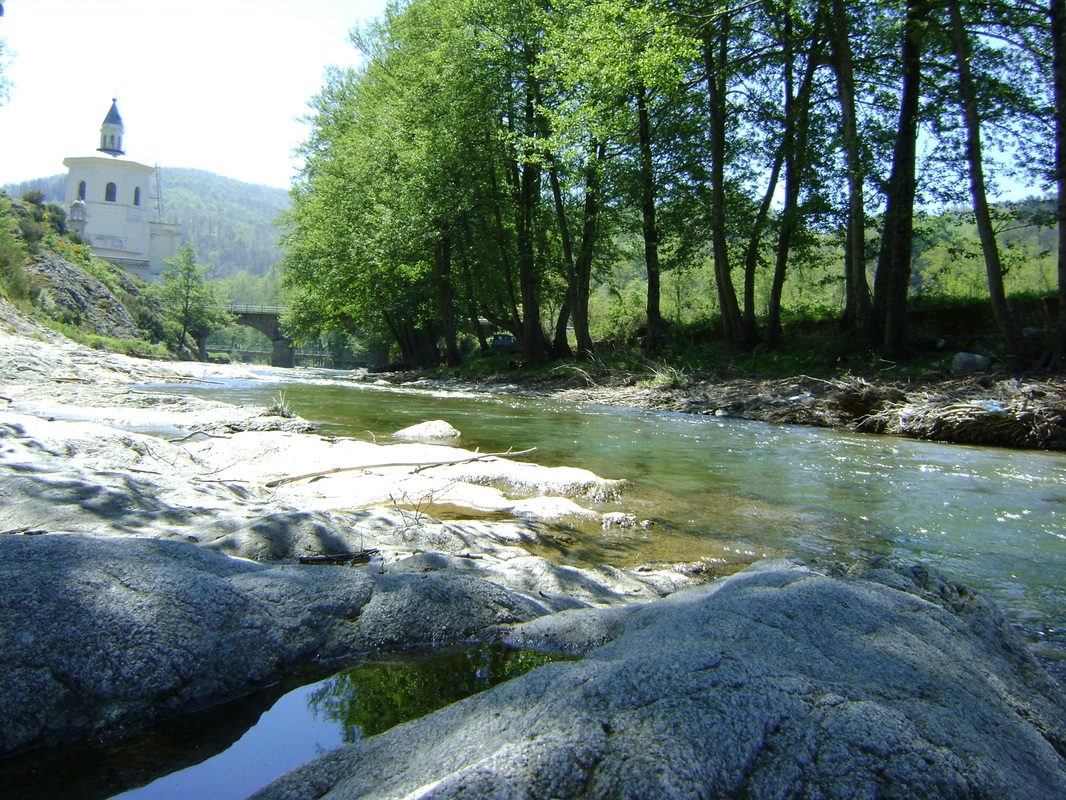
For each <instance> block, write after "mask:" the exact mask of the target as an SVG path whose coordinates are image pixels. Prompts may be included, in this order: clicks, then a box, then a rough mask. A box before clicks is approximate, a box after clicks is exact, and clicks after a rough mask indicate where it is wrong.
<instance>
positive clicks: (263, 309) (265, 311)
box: [226, 303, 296, 367]
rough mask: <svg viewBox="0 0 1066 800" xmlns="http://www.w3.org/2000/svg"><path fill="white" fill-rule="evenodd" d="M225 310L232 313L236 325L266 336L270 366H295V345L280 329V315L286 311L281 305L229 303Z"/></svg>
mask: <svg viewBox="0 0 1066 800" xmlns="http://www.w3.org/2000/svg"><path fill="white" fill-rule="evenodd" d="M226 311H228V312H229V313H230V314H232V315H233V320H234V322H236V323H237V324H238V325H246V326H247V327H249V328H254V329H255V330H257V331H259V332H260V333H262V334H263V335H264V336H266V337H267V338H268V339H269V340H270V342H271V345H272V346H273V350H272V351H271V353H270V366H272V367H295V366H296V347H295V345H293V342H292V339H290V338H289V337H288V336H286V335H285V334H284V333H283V332H282V330H281V321H280V318H281V315H282V314H283V313H284V312H285V311H286V309H285V308H284V307H283V306H252V305H244V304H242V303H231V304H229V305H227V306H226Z"/></svg>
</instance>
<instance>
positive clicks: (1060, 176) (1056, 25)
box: [1042, 0, 1066, 368]
mask: <svg viewBox="0 0 1066 800" xmlns="http://www.w3.org/2000/svg"><path fill="white" fill-rule="evenodd" d="M1048 15H1049V17H1050V19H1051V54H1052V65H1053V66H1052V71H1053V74H1054V78H1053V81H1054V93H1055V185H1056V187H1057V188H1058V202H1057V203H1056V207H1055V210H1056V220H1057V223H1058V241H1059V253H1058V273H1059V332H1058V336H1057V337H1056V338H1055V343H1054V345H1053V347H1052V349H1051V352H1049V353H1048V354H1046V355H1045V357H1044V359H1043V364H1042V366H1045V367H1052V368H1058V367H1061V366H1062V362H1063V358H1064V356H1066V0H1049V3H1048Z"/></svg>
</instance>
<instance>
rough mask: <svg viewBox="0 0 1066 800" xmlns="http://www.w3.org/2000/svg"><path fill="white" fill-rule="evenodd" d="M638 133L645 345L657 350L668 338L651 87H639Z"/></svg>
mask: <svg viewBox="0 0 1066 800" xmlns="http://www.w3.org/2000/svg"><path fill="white" fill-rule="evenodd" d="M637 135H638V139H639V146H640V215H641V220H642V230H643V234H644V262H645V266H647V269H648V304H647V315H648V334H647V336H646V337H645V340H644V349H645V351H647V352H648V353H657V352H659V350H661V349H662V346H663V344H664V343H665V339H666V330H665V326H664V325H663V317H662V311H661V308H660V302H659V301H660V299H661V295H662V281H661V274H660V269H659V229H658V227H657V226H656V224H655V164H654V160H653V158H652V149H651V117H650V115H649V113H648V90H647V89H646V88H645V87H643V86H641V87H640V88H639V89H638V90H637Z"/></svg>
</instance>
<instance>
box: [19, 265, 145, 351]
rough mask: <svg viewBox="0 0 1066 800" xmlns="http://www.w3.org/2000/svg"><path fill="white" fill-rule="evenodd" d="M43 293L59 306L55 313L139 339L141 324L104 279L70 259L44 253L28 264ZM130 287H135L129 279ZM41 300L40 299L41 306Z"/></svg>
mask: <svg viewBox="0 0 1066 800" xmlns="http://www.w3.org/2000/svg"><path fill="white" fill-rule="evenodd" d="M26 272H27V273H28V274H30V275H32V276H33V277H34V279H35V281H36V283H37V285H38V287H39V289H40V291H42V292H46V293H47V295H48V297H49V300H48V301H47V302H48V303H51V304H53V305H54V307H55V311H54V312H53V313H55V314H57V315H58V316H59V317H60V318H64V317H65V318H67V319H68V320H69V321H70V322H71V323H72V324H75V325H77V326H78V327H80V328H82V329H85V330H88V331H91V332H92V333H96V334H98V335H100V336H110V337H114V338H116V339H137V338H139V337H140V333H139V332H138V330H137V323H136V322H134V320H133V317H131V316H130V314H129V312H128V311H127V310H126V307H125V306H124V305H123V304H122V301H121V300H119V298H118V297H116V296H115V294H114V293H113V292H112V291H111V290H110V289H108V288H107V286H105V285H104V284H103V283H102V282H100V281H99V280H97V279H96V278H94V277H93V276H92V275H90V274H89V273H87V272H85V271H84V270H81V269H78V268H77V267H75V266H74V265H73V264H71V263H70V262H68V261H64V260H63V259H62V258H59V257H58V256H56V255H54V254H53V253H43V254H41V255H38V256H35V257H34V258H33V259H32V260H31V261H30V262H29V263H28V264H27V265H26ZM125 281H126V283H127V288H130V289H132V284H131V283H130V282H129V279H128V278H126V279H125ZM40 304H41V303H40V302H39V303H38V305H40Z"/></svg>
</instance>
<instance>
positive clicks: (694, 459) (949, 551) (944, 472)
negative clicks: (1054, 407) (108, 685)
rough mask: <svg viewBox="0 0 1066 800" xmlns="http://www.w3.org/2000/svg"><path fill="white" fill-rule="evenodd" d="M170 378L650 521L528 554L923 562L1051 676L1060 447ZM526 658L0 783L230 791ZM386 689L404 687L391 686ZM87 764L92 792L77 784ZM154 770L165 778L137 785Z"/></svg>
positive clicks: (32, 770) (278, 707)
mask: <svg viewBox="0 0 1066 800" xmlns="http://www.w3.org/2000/svg"><path fill="white" fill-rule="evenodd" d="M264 374H265V375H270V376H275V375H279V374H281V373H280V372H278V371H265V372H264ZM289 376H291V377H289ZM163 390H165V391H170V392H173V391H174V390H175V387H163ZM180 391H183V392H189V393H195V394H198V395H201V396H205V397H210V398H213V399H218V400H224V401H227V402H233V403H254V404H258V405H271V404H273V403H275V402H276V401H283V402H284V403H285V404H286V405H287V406H288V407H289V408H291V409H292V410H293V411H294V412H295V413H297V414H299V415H300V416H303V417H305V418H307V419H310V420H313V421H315V422H316V423H318V426H319V431H320V432H321V433H324V434H331V435H343V436H353V437H358V438H365V439H370V438H375V439H377V440H378V441H384V440H387V439H388V434H390V433H391V432H394V431H396V430H399V429H400V428H404V427H406V426H408V425H411V424H414V423H418V422H423V421H425V420H430V419H443V420H446V421H448V422H449V423H451V424H452V425H453V426H455V427H456V428H458V429H459V430H460V431H461V432H462V434H463V435H462V439H461V440H460V441H459V446H462V447H466V448H469V449H474V448H475V447H477V448H480V449H481V451H482V452H498V451H504V450H507V449H508V448H514V449H516V450H521V449H525V448H529V447H535V448H537V452H536V453H534V454H533V455H531V456H529V457H528V458H530V459H531V460H534V461H536V462H538V463H541V464H546V465H570V466H578V467H585V468H587V469H590V470H592V471H593V472H596V473H597V474H599V475H602V476H604V477H608V478H624V479H626V480H627V481H629V482H630V486H629V488H628V489H627V490H626V492H625V493H624V496H623V497H622V499H621V501H619V502H617V503H614V504H610V505H604V506H601V507H599V508H600V510H603V511H625V512H628V513H633V514H636V515H637V516H638V517H639V518H640V519H643V520H650V521H651V522H652V523H653V524H651V525H650V526H648V527H646V528H639V529H626V530H617V529H612V530H610V531H604V530H602V529H601V528H599V527H598V526H585V527H581V526H575V527H569V528H566V529H563V530H560V531H557V534H558V535H557V536H556V537H555V541H554V544H549V545H546V546H545V548H544V551H543V552H544V554H545V555H548V556H549V557H551V558H553V559H556V560H559V561H564V562H567V563H574V564H578V565H580V564H583V563H584V564H588V563H608V564H612V565H615V566H633V565H637V564H643V563H649V562H674V561H685V562H692V561H697V560H701V559H702V560H703V561H704V563H705V564H707V565H708V567H709V568H710V569H711V570H718V571H720V572H722V573H723V574H724V573H727V572H732V571H735V570H736V569H738V568H740V567H741V566H743V565H745V564H747V563H750V562H752V561H754V560H756V559H759V558H762V557H766V556H779V555H798V556H802V557H807V558H815V559H830V558H831V559H841V560H846V561H852V560H858V559H862V558H866V557H870V556H875V555H884V556H889V557H892V558H896V559H899V560H902V561H905V562H911V561H918V560H921V561H923V562H926V563H928V564H931V565H932V566H934V567H936V568H938V569H940V570H941V571H943V572H945V573H947V574H948V575H949V576H950V577H952V578H953V579H955V580H958V581H960V582H963V583H966V584H968V585H970V586H973V587H975V588H977V589H980V590H982V591H983V592H984V593H986V594H987V595H988V596H990V597H992V598H993V599H994V600H995V601H996V602H997V603H998V604H999V605H1000V606H1001V607H1002V608H1003V610H1004V611H1005V613H1006V615H1007V617H1008V619H1010V620H1011V622H1013V623H1014V624H1015V625H1017V626H1018V627H1019V628H1020V629H1021V631H1022V632H1023V635H1024V636H1025V637H1026V638H1027V639H1028V641H1029V642H1030V644H1031V646H1032V647H1033V649H1034V651H1036V652H1037V653H1038V654H1039V655H1041V656H1042V657H1043V658H1044V659H1045V663H1046V664H1047V665H1048V666H1049V667H1050V668H1051V669H1052V670H1053V671H1054V672H1056V673H1057V674H1058V675H1059V676H1060V677H1066V669H1063V667H1064V665H1066V588H1064V586H1063V576H1064V575H1066V455H1063V454H1058V453H1051V454H1049V453H1033V452H1022V451H1012V450H1003V449H997V448H981V447H964V446H956V445H939V444H933V443H928V442H918V441H911V440H905V439H896V438H890V437H876V436H863V435H855V434H848V433H842V432H836V431H826V430H820V429H813V428H802V427H778V426H772V425H767V424H762V423H754V422H744V421H737V420H730V419H722V418H717V417H698V416H689V415H679V414H666V413H652V412H642V411H629V410H620V409H617V408H604V407H595V406H574V405H568V404H564V403H559V402H557V401H553V400H546V399H534V398H524V397H518V396H510V395H488V394H480V393H443V392H437V391H432V390H429V389H417V388H405V389H398V388H395V387H379V386H370V385H367V384H361V383H356V382H353V381H351V380H349V379H347V378H346V377H345V376H344V374H343V373H326V372H310V371H301V372H293V373H286V379H285V380H283V381H280V380H279V381H278V382H270V381H269V380H266V381H232V382H226V383H222V384H217V385H204V386H202V387H197V388H193V389H190V388H189V387H187V386H183V387H181V388H180ZM437 658H439V659H443V660H442V661H440V662H439V663H438V662H436V661H433V659H437ZM532 666H535V664H532V663H525V662H523V659H522V658H518V660H517V662H516V661H513V660H511V659H510V657H498V656H490V655H486V653H485V652H483V651H467V652H460V653H458V654H455V653H450V654H435V655H434V656H433V657H432V658H431V659H429V660H428V661H427V660H426V659H424V658H423V659H415V660H411V659H403V660H399V661H397V660H395V659H393V660H390V661H387V662H384V664H383V665H382V664H379V665H377V666H374V665H371V666H367V665H362V666H359V667H357V668H355V669H353V670H348V671H346V672H343V673H341V674H339V675H336V676H334V677H332V678H330V679H329V680H327V681H326V682H323V683H317V684H311V685H308V686H304V687H300V688H295V689H294V688H293V687H291V686H290V687H279V688H277V689H275V690H271V691H267V692H264V693H260V695H257V696H254V697H252V698H244V699H242V700H241V701H240V702H239V703H235V704H234V708H233V709H229V710H223V711H222V712H212V714H211V715H209V716H207V717H205V719H204V720H200V721H198V720H195V719H194V720H191V721H183V722H182V723H181V725H180V726H178V727H176V728H174V729H168V730H161V731H156V732H153V733H152V734H151V735H150V736H149V737H148V738H147V741H145V742H141V743H137V744H135V745H132V746H127V745H121V746H117V747H116V748H114V749H113V750H112V752H108V753H101V752H99V751H94V752H92V753H88V754H84V755H83V756H82V757H80V758H79V757H76V756H74V755H64V756H63V757H62V759H61V760H62V762H63V767H62V769H60V768H59V767H58V766H56V764H54V763H42V764H41V765H33V764H27V765H25V766H26V769H27V770H28V771H27V772H23V773H21V775H22V776H21V777H19V776H18V775H14V776H11V775H9V776H7V777H8V778H9V779H10V780H14V781H16V783H15V784H12V783H10V782H9V781H8V780H5V779H4V777H5V776H3V775H0V784H6V785H8V786H11V785H23V786H27V787H32V788H31V789H30V791H29V793H28V794H25V795H18V796H25V797H34V798H42V799H43V798H49V797H53V798H60V797H64V798H70V797H84V798H90V797H91V798H105V797H121V798H123V800H147V799H148V798H155V799H156V800H176V798H185V797H192V796H211V797H213V798H218V799H219V800H224V799H225V798H239V797H244V796H246V795H247V794H248V793H250V792H251V791H252V790H254V789H255V788H258V787H259V786H262V785H264V784H265V783H267V782H269V781H270V780H271V779H273V778H274V777H277V775H279V774H280V773H282V772H284V771H286V770H287V769H290V768H292V767H294V766H296V765H297V764H299V763H303V762H305V761H308V760H310V759H311V758H313V757H314V756H315V755H317V754H318V753H320V752H322V751H324V750H328V749H330V748H332V747H335V746H337V745H339V744H340V743H341V742H343V741H345V740H351V739H352V738H357V737H358V736H361V735H370V734H372V733H375V732H377V728H376V727H373V726H374V725H376V724H377V723H376V722H373V720H376V719H378V718H379V717H380V716H381V713H382V711H381V710H382V708H386V711H387V713H386V714H385V716H386V717H388V719H389V720H392V718H393V717H395V720H397V721H398V720H401V719H405V718H410V717H412V716H419V715H421V714H425V713H428V712H429V711H430V710H432V709H433V708H436V707H438V706H439V705H441V704H444V703H447V702H451V701H452V700H454V699H457V698H458V697H460V696H463V695H465V694H468V693H471V692H473V691H478V690H480V689H483V688H487V686H488V685H490V684H491V683H492V682H495V681H496V680H501V679H505V678H506V677H509V676H511V675H513V674H517V673H518V672H521V671H522V670H523V669H527V668H530V667H532ZM427 675H428V676H429V677H427ZM434 676H435V677H434ZM440 676H445V677H446V680H445V681H444V682H443V683H441V682H440V680H439V677H440ZM490 676H491V677H490ZM404 686H419V687H422V689H421V690H420V691H419V692H418V693H417V694H416V695H415V696H400V697H399V698H398V699H397V697H398V687H404ZM401 694H402V693H401ZM382 698H389V699H387V700H383V699H382ZM368 703H369V705H368ZM383 703H393V705H388V706H387V707H386V706H383ZM393 706H396V707H395V708H394V707H393ZM367 708H370V709H371V712H372V713H365V712H366V709H367ZM361 709H362V711H361ZM227 715H229V717H232V720H230V719H229V717H227ZM260 715H261V716H260ZM390 715H391V716H390ZM389 724H391V722H390V723H389ZM182 726H184V727H182ZM367 726H369V727H367ZM208 739H210V740H211V742H210V743H208V741H207V740H208ZM191 742H195V743H197V744H198V745H199V744H201V743H202V744H203V746H204V748H203V749H204V751H205V752H203V753H198V752H190V751H191V750H194V748H192V747H191V745H190V743H191ZM171 751H173V752H172V754H171V755H170V756H169V761H168V760H166V758H167V756H166V754H167V753H169V752H171ZM140 759H143V760H144V761H145V762H146V763H145V764H144V766H143V767H142V766H140V763H139V760H140ZM197 762H200V763H197ZM89 764H91V765H92V767H91V768H90V767H89V766H87V765H89ZM189 764H194V765H195V766H191V767H189V766H187V765H189ZM120 771H121V776H120V775H119V772H120ZM168 773H169V774H168ZM90 774H91V775H93V776H95V777H94V778H93V780H94V781H95V784H94V785H88V784H89V783H90V780H89V778H88V776H89V775H90ZM67 775H69V777H65V776H67ZM156 775H164V777H162V778H159V779H158V780H155V781H151V778H153V777H155V776H156ZM44 778H48V780H47V781H45V780H43V779H44ZM45 784H47V785H45ZM142 784H144V785H142ZM73 785H76V786H78V787H79V790H78V791H72V786H73ZM139 785H141V788H139V789H133V790H131V791H128V792H126V793H124V794H116V792H118V791H122V790H124V789H126V787H129V786H139ZM12 796H13V797H14V796H16V795H12Z"/></svg>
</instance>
